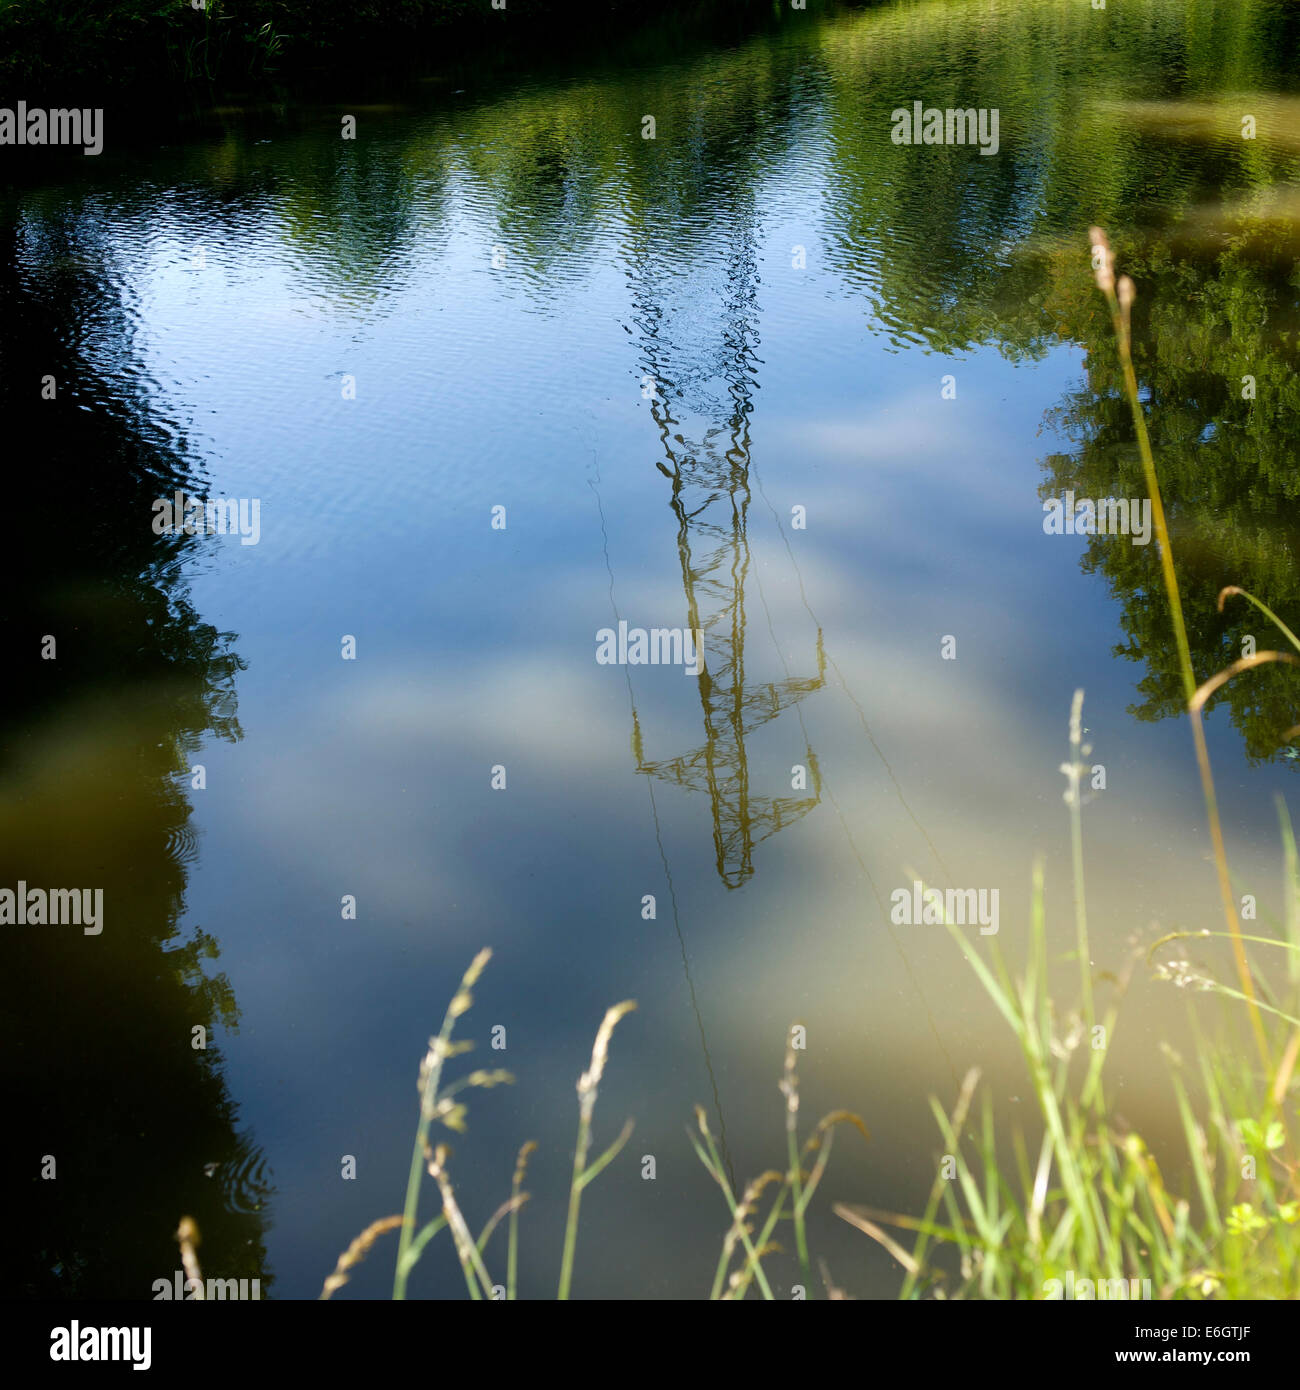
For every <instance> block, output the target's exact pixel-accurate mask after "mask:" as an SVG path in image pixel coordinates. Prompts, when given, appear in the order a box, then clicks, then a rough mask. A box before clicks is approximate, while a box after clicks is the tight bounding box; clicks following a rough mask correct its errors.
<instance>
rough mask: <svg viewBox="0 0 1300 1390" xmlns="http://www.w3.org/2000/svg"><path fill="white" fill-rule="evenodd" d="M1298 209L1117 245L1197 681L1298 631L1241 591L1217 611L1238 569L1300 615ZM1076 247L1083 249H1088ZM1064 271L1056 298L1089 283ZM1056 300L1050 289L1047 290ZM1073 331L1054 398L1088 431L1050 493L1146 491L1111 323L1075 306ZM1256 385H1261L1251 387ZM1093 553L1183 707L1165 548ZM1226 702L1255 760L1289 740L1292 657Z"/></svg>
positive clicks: (1239, 578)
mask: <svg viewBox="0 0 1300 1390" xmlns="http://www.w3.org/2000/svg"><path fill="white" fill-rule="evenodd" d="M1297 250H1300V235H1298V234H1297V228H1296V227H1295V225H1294V224H1292V223H1280V222H1270V221H1248V222H1242V223H1240V224H1237V225H1236V226H1235V227H1234V229H1233V230H1232V231H1231V232H1230V233H1225V234H1223V235H1218V236H1198V237H1195V238H1194V239H1190V240H1189V239H1187V238H1186V237H1185V236H1182V237H1180V236H1179V235H1178V234H1177V233H1176V232H1175V233H1173V234H1170V235H1163V236H1162V235H1148V236H1146V237H1142V238H1140V237H1138V236H1136V235H1131V236H1129V237H1128V238H1127V239H1126V240H1122V241H1121V242H1120V243H1119V245H1118V246H1117V258H1118V262H1119V264H1120V265H1121V267H1122V268H1124V269H1125V270H1126V271H1127V272H1128V273H1129V274H1131V275H1132V276H1133V278H1134V280H1135V282H1136V284H1137V287H1138V300H1137V303H1136V305H1135V308H1134V333H1135V365H1136V369H1137V373H1138V379H1139V383H1140V386H1141V388H1142V390H1143V392H1144V405H1145V408H1146V414H1147V420H1148V429H1149V431H1150V434H1151V441H1152V448H1153V450H1154V451H1155V458H1156V467H1157V469H1158V471H1159V474H1160V478H1161V487H1162V490H1163V493H1164V498H1165V505H1166V509H1167V511H1168V513H1169V518H1170V527H1171V537H1172V543H1173V550H1174V555H1175V559H1176V564H1177V568H1178V573H1179V587H1180V589H1181V591H1182V594H1183V603H1184V608H1185V612H1186V620H1187V630H1188V641H1189V644H1190V646H1191V652H1192V661H1193V666H1194V668H1195V671H1196V675H1197V678H1198V680H1204V679H1206V678H1207V677H1209V676H1211V675H1213V674H1214V673H1215V672H1216V671H1218V670H1220V669H1222V668H1223V667H1225V666H1227V665H1229V664H1230V663H1231V662H1232V661H1234V660H1236V659H1237V658H1238V657H1240V656H1241V655H1243V653H1244V652H1245V651H1247V650H1249V648H1248V647H1247V646H1246V645H1245V643H1246V641H1247V639H1248V638H1253V639H1254V644H1255V646H1256V647H1258V648H1259V649H1260V650H1265V649H1269V648H1277V647H1281V646H1284V645H1285V640H1284V638H1283V637H1282V635H1281V634H1280V633H1278V632H1276V631H1274V630H1272V628H1271V625H1270V624H1268V623H1267V621H1266V620H1265V619H1264V618H1263V617H1262V615H1260V614H1259V613H1258V612H1257V611H1255V610H1254V609H1252V608H1250V606H1249V605H1248V604H1246V603H1245V602H1244V601H1242V600H1235V601H1233V600H1229V601H1228V603H1227V604H1226V606H1225V610H1224V612H1223V613H1222V614H1220V613H1219V611H1218V608H1217V598H1218V594H1219V591H1220V589H1222V588H1224V587H1225V586H1227V585H1230V584H1238V585H1240V586H1241V587H1243V588H1245V589H1248V590H1249V591H1250V592H1251V593H1253V594H1256V595H1258V596H1259V597H1260V598H1261V599H1262V601H1263V602H1265V603H1267V604H1268V605H1269V606H1270V607H1271V608H1272V609H1273V610H1274V611H1275V612H1276V613H1277V614H1278V616H1279V617H1280V618H1281V619H1282V621H1283V622H1285V623H1288V624H1290V625H1292V626H1294V624H1295V623H1296V622H1297V621H1300V569H1298V568H1297V565H1296V560H1295V557H1296V554H1297V545H1298V544H1300V515H1298V514H1297V510H1296V502H1297V497H1300V470H1298V469H1297V463H1298V462H1300V459H1298V458H1297V449H1298V447H1300V443H1298V441H1300V377H1298V376H1297V370H1298V369H1300V340H1298V339H1297V331H1298V330H1300V312H1298V310H1297V289H1300V275H1298V274H1297V269H1296V265H1297V260H1296V253H1297ZM1078 259H1079V258H1078V257H1075V258H1074V260H1075V261H1076V262H1077V261H1078ZM1055 269H1056V271H1057V272H1058V273H1059V274H1060V275H1061V277H1062V280H1063V281H1065V282H1068V286H1067V284H1066V283H1063V284H1062V286H1061V290H1060V293H1059V297H1058V302H1059V305H1060V308H1059V309H1058V312H1061V313H1063V314H1069V313H1070V312H1071V310H1070V306H1072V305H1073V304H1075V303H1077V301H1078V297H1079V296H1080V295H1081V294H1084V293H1086V290H1085V282H1086V280H1087V278H1088V271H1087V267H1086V264H1085V265H1083V266H1078V265H1075V266H1073V267H1071V268H1070V269H1068V270H1067V269H1065V267H1064V264H1063V263H1062V262H1061V261H1059V260H1058V261H1057V262H1055ZM1049 297H1050V292H1049ZM1072 336H1075V337H1077V338H1078V339H1080V340H1081V341H1083V342H1084V343H1085V344H1086V346H1087V353H1088V355H1087V360H1086V383H1085V385H1084V386H1083V387H1082V388H1081V389H1080V390H1079V391H1078V392H1077V393H1075V394H1073V395H1072V396H1071V397H1070V398H1069V399H1068V400H1067V401H1066V402H1065V403H1064V404H1063V405H1062V406H1061V407H1060V408H1059V410H1058V411H1057V412H1056V413H1055V423H1056V425H1057V426H1058V428H1060V429H1061V430H1062V431H1063V432H1064V433H1066V434H1067V435H1068V436H1069V437H1071V438H1072V439H1073V440H1075V441H1076V446H1075V448H1074V450H1073V451H1072V452H1070V453H1068V454H1063V455H1055V456H1052V457H1050V458H1049V459H1047V460H1046V462H1045V467H1046V469H1047V474H1048V477H1047V481H1046V482H1045V483H1044V485H1043V489H1042V493H1043V496H1044V497H1047V496H1059V495H1061V494H1062V493H1064V492H1065V491H1066V490H1067V489H1073V490H1074V492H1075V494H1076V496H1079V497H1112V496H1113V497H1136V496H1141V495H1142V493H1143V487H1142V477H1141V467H1140V464H1139V461H1138V457H1137V452H1136V449H1135V447H1134V444H1133V435H1132V422H1131V419H1130V418H1129V412H1128V407H1127V405H1126V403H1125V401H1124V399H1123V395H1122V393H1121V388H1120V383H1119V379H1118V368H1117V364H1116V360H1115V356H1114V353H1113V352H1112V351H1110V350H1108V342H1107V339H1108V326H1107V325H1106V324H1103V323H1100V322H1098V321H1097V318H1096V316H1091V317H1090V318H1089V319H1087V320H1084V319H1078V320H1076V321H1075V323H1074V331H1073V334H1072ZM1252 391H1253V393H1254V394H1253V398H1252V396H1251V393H1252ZM1084 563H1085V567H1086V568H1087V569H1088V570H1090V571H1093V572H1098V573H1101V574H1104V575H1105V577H1106V579H1107V581H1108V583H1109V585H1110V588H1111V591H1112V592H1113V593H1114V594H1115V596H1116V597H1117V598H1118V599H1119V601H1120V603H1121V605H1122V609H1123V613H1122V618H1121V621H1122V624H1123V627H1124V631H1125V634H1126V641H1125V643H1124V644H1123V645H1122V646H1121V647H1119V648H1118V649H1117V652H1118V653H1119V654H1122V655H1124V656H1127V657H1129V658H1131V659H1134V660H1141V661H1143V662H1145V663H1146V667H1147V672H1146V675H1145V676H1144V678H1143V679H1142V681H1141V682H1140V685H1139V689H1140V691H1141V694H1142V697H1143V698H1142V701H1141V703H1140V704H1139V705H1138V706H1137V707H1136V709H1135V711H1134V712H1135V713H1136V714H1137V715H1138V716H1139V717H1141V718H1145V719H1156V718H1161V717H1163V716H1166V715H1176V714H1179V713H1181V711H1182V709H1183V699H1182V691H1181V686H1180V681H1179V675H1178V671H1177V663H1176V658H1175V654H1174V652H1173V648H1172V646H1171V644H1170V642H1169V639H1168V633H1169V631H1170V626H1169V611H1168V604H1167V602H1166V600H1165V597H1164V594H1163V590H1162V587H1161V585H1160V582H1159V573H1158V568H1159V567H1158V561H1157V557H1156V554H1155V548H1154V546H1151V547H1145V548H1144V547H1140V546H1134V545H1132V544H1130V543H1129V542H1128V541H1127V540H1126V539H1124V538H1122V537H1120V538H1114V537H1105V536H1098V537H1094V538H1092V539H1091V541H1090V542H1089V547H1088V552H1087V557H1086V559H1085V562H1084ZM1213 703H1225V704H1227V705H1228V706H1229V708H1230V709H1231V712H1232V719H1233V722H1234V724H1235V725H1236V727H1237V728H1238V729H1239V730H1240V731H1241V733H1242V735H1243V738H1244V739H1245V743H1246V749H1247V752H1248V754H1249V756H1251V757H1252V758H1255V759H1258V758H1265V757H1269V756H1272V755H1275V754H1277V752H1278V749H1279V740H1280V739H1281V737H1282V735H1283V734H1284V733H1285V732H1286V731H1287V730H1289V729H1290V728H1292V727H1293V726H1294V725H1295V724H1296V723H1297V722H1300V675H1298V674H1297V673H1296V672H1295V671H1294V670H1292V669H1291V668H1288V667H1283V666H1273V667H1269V668H1267V669H1262V670H1258V671H1252V672H1249V673H1247V674H1245V675H1243V676H1241V677H1239V678H1237V679H1236V680H1234V681H1232V682H1231V683H1230V684H1228V685H1227V686H1225V687H1224V688H1223V689H1222V690H1221V691H1220V692H1219V693H1218V694H1217V695H1216V696H1215V697H1214V700H1213V701H1212V704H1213Z"/></svg>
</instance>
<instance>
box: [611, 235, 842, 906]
mask: <svg viewBox="0 0 1300 1390" xmlns="http://www.w3.org/2000/svg"><path fill="white" fill-rule="evenodd" d="M643 264H644V262H643ZM729 280H730V284H731V296H730V299H729V301H728V303H727V306H726V313H725V314H724V316H723V346H724V349H725V356H724V365H723V368H722V370H723V372H724V373H725V375H726V379H727V385H728V390H729V394H730V397H731V408H730V412H729V415H730V418H729V420H728V423H727V426H726V433H727V434H728V436H729V437H730V444H731V447H730V448H729V449H727V451H726V452H725V454H724V453H721V452H720V451H719V450H718V449H717V448H716V446H715V444H714V440H715V439H716V437H717V436H718V435H719V434H721V433H722V432H723V431H722V429H720V428H714V429H711V430H709V431H708V432H707V433H706V435H705V437H704V441H703V445H702V447H701V448H700V449H699V450H692V449H691V448H690V447H689V446H687V445H686V444H685V441H684V440H683V438H682V435H681V434H674V433H673V432H672V427H673V426H675V425H676V424H677V423H678V422H677V421H676V420H675V419H674V417H673V415H672V412H671V409H670V406H669V403H668V402H667V401H666V400H665V399H664V398H663V397H661V396H660V395H659V388H660V387H666V386H667V385H668V380H669V378H668V374H667V373H663V374H660V373H659V371H658V370H657V369H658V366H659V364H658V362H657V361H656V360H655V359H656V356H657V353H656V351H655V349H656V348H657V347H658V342H657V338H658V329H657V320H658V319H659V318H660V317H661V314H660V312H659V311H658V308H657V306H655V305H653V304H650V305H647V304H645V303H644V301H643V302H642V303H641V305H640V306H639V307H640V308H641V309H642V311H643V312H642V315H641V322H642V326H643V328H644V329H645V331H646V334H647V338H648V340H649V341H648V343H647V348H648V349H649V359H650V362H651V365H652V366H654V367H655V368H656V371H655V372H654V373H653V376H654V384H655V392H654V395H653V397H652V399H651V406H650V409H651V413H652V415H653V416H654V420H655V424H656V425H657V426H658V427H659V437H660V440H661V441H662V444H663V448H664V452H665V454H666V456H667V459H668V466H665V465H664V464H663V463H659V464H657V465H656V466H657V467H658V468H659V471H660V472H661V473H664V474H665V475H666V476H667V477H669V478H670V479H671V480H672V500H671V506H672V509H673V512H674V514H675V515H676V517H677V549H678V555H679V558H680V561H681V568H682V587H683V589H684V590H685V593H686V604H687V610H688V614H689V622H690V627H691V629H692V630H693V631H694V632H696V633H697V634H700V640H701V641H702V643H703V646H704V653H703V655H704V658H705V659H704V662H703V667H704V669H702V670H701V671H700V674H699V676H698V678H697V679H698V682H699V691H700V704H701V707H702V710H703V716H704V742H703V743H702V744H701V745H700V746H699V747H698V748H696V749H694V750H693V751H692V752H690V753H683V754H679V755H678V756H677V757H675V758H660V759H651V760H647V759H646V757H645V754H644V749H643V745H642V737H641V725H640V721H639V719H638V718H637V714H636V709H635V706H634V707H633V711H632V746H633V751H634V753H635V755H636V762H637V771H638V772H644V773H647V774H649V775H651V776H655V777H659V778H662V779H664V780H665V781H669V782H675V783H676V784H677V785H678V786H682V787H686V788H688V789H689V790H692V791H700V792H707V794H708V797H709V802H710V805H711V806H712V809H713V844H714V849H715V852H716V862H717V869H718V876H719V877H720V878H721V879H722V881H723V883H725V884H726V885H727V887H728V888H738V887H739V886H740V885H741V884H743V883H744V882H745V881H746V880H747V879H748V878H749V877H750V876H751V875H752V874H753V872H754V864H753V853H754V846H755V845H757V844H760V843H761V842H762V841H763V840H766V839H767V838H768V837H769V836H770V835H774V834H776V832H777V831H778V830H783V829H784V828H785V827H786V826H787V825H790V824H792V823H793V822H794V821H796V820H798V819H799V818H800V817H801V816H804V815H806V814H807V813H808V812H809V811H810V810H812V808H813V807H814V806H816V805H817V804H818V803H819V802H820V800H821V773H820V770H819V769H818V766H817V756H816V754H815V753H814V752H813V750H812V748H811V747H807V748H806V752H805V758H806V763H805V768H806V773H805V777H804V779H803V780H804V787H805V788H806V789H807V790H809V791H810V793H811V794H810V795H807V796H802V797H800V796H761V795H758V794H756V793H754V792H753V791H752V790H751V788H750V780H749V760H748V756H747V753H746V749H745V740H746V738H747V736H748V735H749V734H751V733H753V732H754V731H755V730H756V729H759V728H761V727H762V726H763V725H764V724H767V723H769V722H770V721H771V720H773V719H775V718H776V717H777V716H778V715H779V714H781V712H782V711H783V710H786V709H789V708H790V707H791V706H792V705H795V704H797V703H798V702H799V701H800V700H802V699H803V698H804V696H805V695H808V694H810V693H811V692H812V691H814V690H820V689H821V688H822V686H823V685H824V684H825V679H826V656H825V653H824V651H823V649H822V636H821V632H820V631H818V633H817V674H816V676H806V677H789V678H787V679H785V680H781V681H768V682H766V683H765V684H761V685H754V686H747V685H746V682H745V580H746V577H747V575H748V572H749V563H750V555H749V538H748V535H747V533H746V518H747V513H748V510H749V496H750V493H749V460H750V438H749V415H750V412H751V410H752V409H753V405H752V392H753V362H754V350H753V343H754V338H755V330H754V325H753V318H752V311H753V307H754V298H755V295H754V288H753V287H754V284H755V282H756V280H757V273H756V259H755V252H754V238H753V235H752V232H751V231H750V230H749V228H748V226H746V225H740V226H738V232H737V237H736V243H735V251H734V254H733V256H732V260H731V265H730V267H729ZM697 557H698V558H697ZM801 789H803V788H801Z"/></svg>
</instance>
